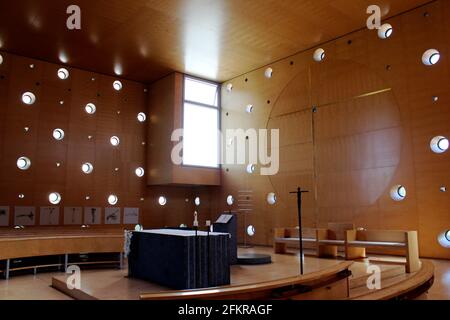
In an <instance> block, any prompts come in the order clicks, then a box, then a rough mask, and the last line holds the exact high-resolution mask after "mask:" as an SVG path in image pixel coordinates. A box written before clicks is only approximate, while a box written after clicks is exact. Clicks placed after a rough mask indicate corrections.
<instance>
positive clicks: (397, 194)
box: [391, 185, 406, 201]
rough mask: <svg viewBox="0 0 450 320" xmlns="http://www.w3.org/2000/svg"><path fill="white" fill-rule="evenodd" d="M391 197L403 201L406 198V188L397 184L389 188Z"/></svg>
mask: <svg viewBox="0 0 450 320" xmlns="http://www.w3.org/2000/svg"><path fill="white" fill-rule="evenodd" d="M391 198H392V200H394V201H403V200H405V198H406V188H405V187H404V186H402V185H397V186H394V187H392V189H391Z"/></svg>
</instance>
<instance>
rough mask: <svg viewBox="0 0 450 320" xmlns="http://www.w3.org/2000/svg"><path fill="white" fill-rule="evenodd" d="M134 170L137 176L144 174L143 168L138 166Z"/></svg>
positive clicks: (140, 176)
mask: <svg viewBox="0 0 450 320" xmlns="http://www.w3.org/2000/svg"><path fill="white" fill-rule="evenodd" d="M134 172H135V173H136V175H137V176H138V177H139V178H142V177H143V176H144V173H145V170H144V168H142V167H139V168H137V169H136V170H135V171H134Z"/></svg>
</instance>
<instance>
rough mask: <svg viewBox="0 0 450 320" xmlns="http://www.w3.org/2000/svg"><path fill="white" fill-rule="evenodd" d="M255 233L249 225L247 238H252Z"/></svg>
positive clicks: (253, 228)
mask: <svg viewBox="0 0 450 320" xmlns="http://www.w3.org/2000/svg"><path fill="white" fill-rule="evenodd" d="M255 233H256V230H255V227H254V226H251V225H250V226H248V227H247V235H248V236H249V237H253V236H254V235H255Z"/></svg>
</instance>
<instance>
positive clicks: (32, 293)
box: [0, 247, 450, 300]
mask: <svg viewBox="0 0 450 320" xmlns="http://www.w3.org/2000/svg"><path fill="white" fill-rule="evenodd" d="M240 251H241V252H257V253H268V254H271V255H272V260H273V263H272V264H270V265H263V266H233V267H232V270H231V282H232V284H233V285H239V284H248V283H255V282H263V281H269V280H275V279H282V278H286V277H290V276H295V275H298V272H299V271H298V270H299V268H298V255H297V254H296V253H295V252H293V253H291V254H287V255H276V254H273V252H272V249H271V248H265V247H255V248H251V249H240ZM374 258H378V260H380V259H379V257H374ZM383 259H386V257H383V258H382V259H381V260H383ZM388 259H389V260H392V259H393V260H397V261H400V262H401V261H402V258H392V257H389V258H388ZM339 262H340V260H335V259H329V260H328V259H317V258H315V257H312V256H306V258H305V270H306V273H309V272H313V271H318V270H322V269H324V268H327V267H330V266H333V265H336V264H337V263H339ZM433 263H434V264H435V267H436V279H435V284H434V286H433V287H432V288H431V289H430V290H429V292H428V293H427V294H424V295H422V296H421V297H419V299H445V300H450V261H436V260H433ZM369 264H370V262H369V261H361V262H355V263H354V264H353V266H352V268H351V270H352V273H353V275H352V277H351V279H350V287H351V290H350V294H351V297H357V296H359V295H363V294H366V293H367V292H368V289H367V287H366V279H367V274H366V270H367V266H368V265H369ZM376 264H377V265H379V266H380V267H381V270H382V283H381V284H382V287H385V286H389V285H392V284H394V283H397V282H400V281H403V280H405V279H407V278H408V277H410V276H411V275H407V274H405V270H404V266H402V265H397V264H390V263H388V264H384V263H380V262H378V261H377V262H376ZM126 275H127V270H126V269H123V270H117V269H116V270H115V269H110V270H83V271H82V278H81V286H82V290H83V291H85V292H86V293H88V294H90V295H92V296H95V297H96V298H98V299H114V300H130V299H131V300H133V299H138V296H139V294H141V293H144V292H158V291H161V290H167V288H165V287H161V286H158V285H155V284H152V283H149V282H146V281H141V280H137V279H129V278H127V277H126ZM53 277H58V278H65V274H64V273H57V272H54V273H40V274H37V275H36V276H34V275H25V276H16V277H14V276H13V277H12V278H11V279H10V280H8V281H6V280H0V299H2V300H4V299H42V300H62V299H70V298H69V297H67V296H66V295H64V294H62V293H60V292H59V291H57V290H55V289H53V288H51V287H50V285H51V281H52V278H53Z"/></svg>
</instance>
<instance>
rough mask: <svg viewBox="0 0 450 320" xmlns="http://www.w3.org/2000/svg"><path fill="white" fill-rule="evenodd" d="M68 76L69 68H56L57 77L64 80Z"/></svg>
mask: <svg viewBox="0 0 450 320" xmlns="http://www.w3.org/2000/svg"><path fill="white" fill-rule="evenodd" d="M68 77H69V70H67V69H66V68H61V69H59V70H58V78H60V79H61V80H65V79H67V78H68Z"/></svg>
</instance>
